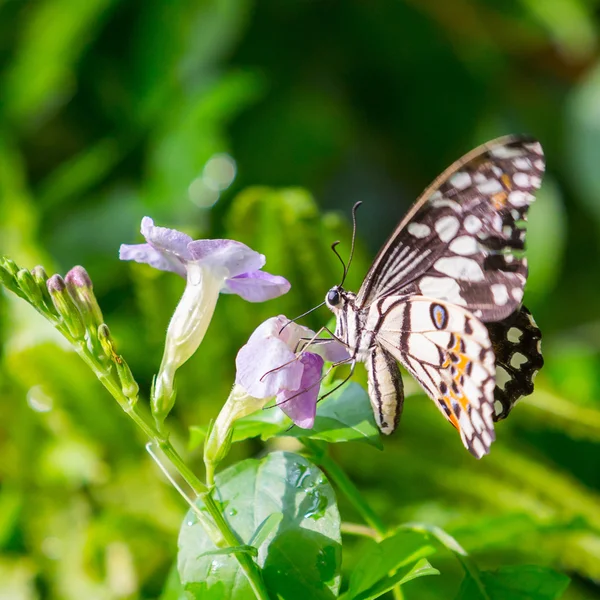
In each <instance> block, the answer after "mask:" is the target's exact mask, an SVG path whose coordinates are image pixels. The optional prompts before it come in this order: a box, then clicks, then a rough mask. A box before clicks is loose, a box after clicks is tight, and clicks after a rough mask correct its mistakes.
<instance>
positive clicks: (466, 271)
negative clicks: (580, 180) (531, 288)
mask: <svg viewBox="0 0 600 600" xmlns="http://www.w3.org/2000/svg"><path fill="white" fill-rule="evenodd" d="M543 171H544V158H543V152H542V148H541V146H540V144H539V143H538V142H536V141H534V140H532V139H530V138H525V137H516V136H507V137H504V138H499V139H497V140H494V141H492V142H489V143H487V144H484V145H483V146H480V147H479V148H477V149H475V150H473V151H472V152H470V153H469V154H467V155H466V156H464V157H463V158H462V159H460V160H459V161H457V162H456V163H455V164H454V165H452V166H451V167H450V168H449V169H447V170H446V171H445V172H444V173H442V175H440V176H439V177H438V178H437V179H436V180H435V181H434V182H433V183H432V184H431V186H429V187H428V188H427V189H426V190H425V192H424V193H423V194H422V195H421V197H420V198H419V199H418V200H417V202H416V203H415V205H414V206H413V208H412V209H411V210H410V211H409V213H408V214H407V216H406V217H405V218H404V219H403V221H402V222H401V223H400V225H399V226H398V227H397V229H396V231H395V232H394V233H393V235H392V236H391V237H390V239H389V240H388V241H387V243H386V244H385V245H384V246H383V248H382V249H381V251H380V252H379V254H378V255H377V258H376V259H375V261H374V263H373V265H372V267H371V269H370V270H369V273H368V274H367V277H366V278H365V281H364V283H363V285H362V286H361V289H360V291H359V293H358V295H357V302H356V304H357V306H358V307H366V306H369V305H370V304H371V303H372V302H373V301H374V300H375V299H376V298H380V297H382V296H387V295H390V294H420V295H424V296H429V297H433V298H438V299H440V300H445V301H447V302H451V303H453V304H458V305H460V306H465V307H466V308H468V309H469V310H471V311H472V312H473V313H474V314H475V316H477V317H478V318H480V319H481V320H482V321H484V322H488V321H499V320H502V319H504V318H506V317H508V316H509V315H510V314H511V313H513V312H514V311H515V310H516V309H517V308H518V307H519V306H520V303H521V299H522V298H523V288H524V285H525V280H526V278H527V262H526V259H525V258H524V257H522V256H521V254H520V251H522V250H523V249H524V242H525V228H524V224H525V221H526V220H527V210H528V208H529V205H530V204H531V203H532V202H533V200H534V199H535V197H534V193H535V191H536V190H537V189H538V188H539V187H540V185H541V177H542V174H543Z"/></svg>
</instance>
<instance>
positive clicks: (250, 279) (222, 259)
mask: <svg viewBox="0 0 600 600" xmlns="http://www.w3.org/2000/svg"><path fill="white" fill-rule="evenodd" d="M141 231H142V235H143V236H144V237H145V238H146V242H147V243H146V244H135V245H129V244H123V245H122V246H121V249H120V253H119V256H120V258H121V260H134V261H136V262H139V263H146V264H148V265H150V266H151V267H154V268H155V269H159V270H161V271H172V272H173V273H177V274H178V275H181V276H182V277H188V278H189V271H190V266H192V267H193V266H195V265H198V266H201V267H202V268H203V269H205V270H206V271H209V272H210V275H211V276H213V277H214V278H215V279H218V280H220V289H219V291H221V292H225V293H230V294H237V295H238V296H241V297H242V298H244V300H248V301H249V302H264V301H265V300H270V299H272V298H277V297H278V296H281V295H282V294H285V293H286V292H288V291H289V289H290V284H289V282H288V281H287V280H286V279H285V278H283V277H279V276H278V275H271V274H270V273H266V272H265V271H261V269H262V267H264V265H265V263H266V259H265V257H264V255H263V254H259V253H258V252H255V251H254V250H252V249H250V248H248V246H246V245H245V244H242V243H241V242H235V241H233V240H192V238H191V237H190V236H189V235H186V234H185V233H181V232H180V231H177V230H176V229H168V228H166V227H156V226H155V225H154V221H153V220H152V219H151V218H150V217H144V218H143V219H142V227H141Z"/></svg>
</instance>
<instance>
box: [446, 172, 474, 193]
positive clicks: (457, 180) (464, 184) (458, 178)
mask: <svg viewBox="0 0 600 600" xmlns="http://www.w3.org/2000/svg"><path fill="white" fill-rule="evenodd" d="M450 185H452V186H454V187H455V188H456V189H457V190H464V189H465V188H468V187H469V186H470V185H471V176H470V175H469V174H468V173H465V171H459V172H458V173H455V174H454V175H452V177H450Z"/></svg>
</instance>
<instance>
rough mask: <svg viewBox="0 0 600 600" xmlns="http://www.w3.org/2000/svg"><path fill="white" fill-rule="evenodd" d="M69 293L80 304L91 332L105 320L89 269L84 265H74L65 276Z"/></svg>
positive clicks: (79, 306)
mask: <svg viewBox="0 0 600 600" xmlns="http://www.w3.org/2000/svg"><path fill="white" fill-rule="evenodd" d="M65 283H66V285H67V289H68V290H69V293H70V294H71V296H72V297H73V300H74V301H75V304H76V305H77V306H78V308H79V310H80V312H81V315H82V317H83V320H84V322H85V324H86V326H87V327H88V329H89V330H90V331H91V332H94V333H95V332H96V330H97V328H98V327H99V326H100V325H101V324H102V323H103V322H104V318H103V317H102V311H101V310H100V306H99V305H98V301H97V300H96V296H95V294H94V286H93V284H92V280H91V279H90V276H89V275H88V273H87V271H86V270H85V269H84V268H83V267H79V266H78V267H73V268H72V269H71V270H70V271H69V272H68V273H67V275H66V276H65Z"/></svg>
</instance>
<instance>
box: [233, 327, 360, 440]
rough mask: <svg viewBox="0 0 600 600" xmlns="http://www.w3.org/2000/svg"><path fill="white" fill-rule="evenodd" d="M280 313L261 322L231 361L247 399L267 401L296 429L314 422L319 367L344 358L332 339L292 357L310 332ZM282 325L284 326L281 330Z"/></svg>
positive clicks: (308, 337) (307, 427) (304, 342)
mask: <svg viewBox="0 0 600 600" xmlns="http://www.w3.org/2000/svg"><path fill="white" fill-rule="evenodd" d="M288 322H289V319H287V318H286V317H284V316H283V315H280V316H279V317H273V318H271V319H268V320H266V321H265V322H264V323H262V325H259V326H258V328H257V329H256V330H255V331H254V333H253V334H252V335H251V336H250V339H249V340H248V343H247V344H246V345H245V346H243V347H242V348H241V350H240V351H239V352H238V355H237V358H236V361H235V362H236V368H237V375H236V379H235V382H236V384H237V385H239V386H241V387H242V388H244V389H245V390H246V392H247V393H248V395H250V396H252V397H253V398H264V399H268V398H273V397H275V402H276V404H277V406H279V408H281V410H282V411H283V412H284V413H285V414H286V415H288V417H290V418H291V419H292V421H294V423H295V424H296V425H298V427H302V428H304V429H310V428H311V427H312V426H313V425H314V422H315V414H316V410H317V398H318V396H319V387H320V381H321V374H322V371H323V364H324V362H325V360H327V361H329V362H340V361H343V360H346V359H348V358H349V356H348V352H347V350H346V348H345V346H343V345H342V344H341V343H340V342H338V341H336V340H333V339H332V340H327V341H326V342H324V340H320V341H319V342H318V343H313V344H311V345H310V346H309V347H308V349H307V350H306V351H303V352H302V353H301V354H299V355H297V352H298V350H300V349H301V348H302V347H303V346H304V345H305V344H306V343H307V341H308V340H311V339H312V338H313V336H314V335H315V333H314V331H312V330H310V329H308V328H307V327H302V326H301V325H297V324H296V323H289V324H288ZM286 324H287V327H285V328H284V326H285V325H286Z"/></svg>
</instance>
